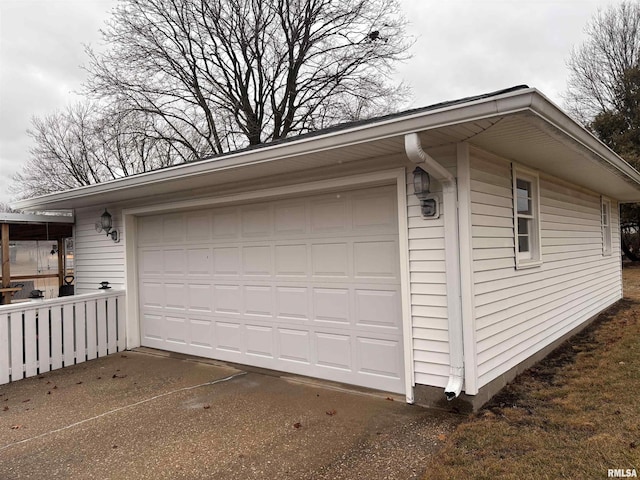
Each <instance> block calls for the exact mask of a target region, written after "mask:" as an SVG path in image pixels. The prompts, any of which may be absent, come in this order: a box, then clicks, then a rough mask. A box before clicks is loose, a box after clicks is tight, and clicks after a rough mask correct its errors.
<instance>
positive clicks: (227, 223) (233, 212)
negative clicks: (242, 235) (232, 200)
mask: <svg viewBox="0 0 640 480" xmlns="http://www.w3.org/2000/svg"><path fill="white" fill-rule="evenodd" d="M211 226H212V232H211V233H212V236H213V239H214V240H229V239H235V238H238V237H239V232H240V221H239V210H238V209H237V208H230V209H217V210H215V211H214V212H213V214H212V220H211Z"/></svg>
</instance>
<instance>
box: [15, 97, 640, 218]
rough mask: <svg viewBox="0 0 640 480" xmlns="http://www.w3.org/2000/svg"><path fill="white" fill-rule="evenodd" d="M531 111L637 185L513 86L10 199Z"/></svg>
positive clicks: (33, 201)
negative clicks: (481, 94)
mask: <svg viewBox="0 0 640 480" xmlns="http://www.w3.org/2000/svg"><path fill="white" fill-rule="evenodd" d="M526 111H529V112H532V113H533V114H535V115H536V116H537V117H539V118H541V119H542V120H543V121H544V122H545V123H547V124H549V125H551V126H553V127H555V128H557V129H559V130H560V131H562V132H563V134H564V135H566V136H567V137H569V138H571V139H573V140H574V141H576V142H578V143H579V144H581V145H582V146H584V147H585V148H587V149H588V150H589V151H591V152H592V153H593V154H595V155H596V156H597V158H598V159H599V161H601V162H602V163H604V164H606V165H608V166H609V167H610V168H613V169H614V170H615V171H617V172H619V174H620V175H621V176H623V177H624V178H625V180H627V181H628V182H630V183H632V184H634V185H635V186H636V188H638V190H639V191H640V173H639V172H638V171H636V170H635V169H634V168H633V167H631V166H630V165H629V164H628V163H627V162H625V161H624V160H623V159H622V158H621V157H620V156H618V155H617V154H616V153H615V152H613V151H612V150H611V149H609V148H608V147H607V146H606V145H604V144H603V143H602V142H601V141H600V140H598V139H597V138H596V137H595V136H594V135H593V134H591V133H590V132H589V131H588V130H586V129H585V128H584V127H583V126H582V125H580V124H579V123H577V122H576V121H575V120H574V119H572V118H571V117H569V115H567V114H566V113H565V112H564V111H562V110H561V109H560V108H559V107H558V106H557V105H555V104H554V103H553V102H552V101H551V100H549V99H548V98H547V97H546V96H544V95H543V94H542V93H541V92H539V91H538V90H536V89H535V88H529V87H513V88H511V89H507V90H501V91H499V92H494V93H493V94H487V95H484V96H477V97H468V98H466V99H462V100H457V101H453V102H446V103H440V104H436V105H433V106H432V107H424V108H422V109H415V110H409V111H407V112H405V113H404V114H395V115H391V116H387V117H379V118H377V119H371V120H370V121H366V122H362V123H356V124H353V125H348V126H347V127H345V128H339V129H328V131H324V132H323V131H319V132H313V134H312V135H308V136H306V135H303V136H302V137H300V138H292V139H290V140H287V141H284V142H276V143H273V144H272V143H269V144H265V145H263V146H261V147H259V148H251V149H245V150H240V151H236V152H230V153H229V154H226V155H224V156H218V157H212V158H208V159H204V160H201V161H198V162H192V163H185V164H180V165H175V166H172V167H169V168H165V169H160V170H154V171H151V172H145V173H142V174H138V175H133V176H130V177H123V178H120V179H117V180H111V181H109V182H104V183H98V184H94V185H89V186H85V187H80V188H76V189H73V190H66V191H63V192H56V193H52V194H48V195H43V196H40V197H34V198H30V199H24V200H19V201H16V202H13V203H12V204H11V205H12V207H13V208H18V209H23V210H35V209H43V208H51V205H56V206H57V208H60V207H59V205H60V204H64V202H71V201H74V200H78V199H81V198H83V197H85V198H95V197H96V196H99V195H101V194H103V193H106V192H113V191H118V190H126V189H130V188H134V187H136V186H140V185H143V184H144V185H148V184H161V183H164V182H168V181H171V180H177V179H180V178H183V179H184V178H189V177H192V176H195V175H199V174H201V173H205V172H214V171H216V170H226V169H229V168H238V167H243V166H248V165H255V164H259V163H263V162H269V161H273V160H278V159H283V158H290V157H293V156H299V155H305V154H309V153H314V152H319V151H325V150H332V149H337V148H342V147H347V146H350V145H356V144H360V143H366V142H369V141H372V140H375V139H383V138H389V137H394V136H399V135H405V134H407V133H414V132H420V131H426V130H430V129H434V128H441V127H446V126H447V125H455V124H459V123H464V122H470V121H475V120H482V119H487V118H495V117H501V116H506V115H511V114H516V113H521V112H526Z"/></svg>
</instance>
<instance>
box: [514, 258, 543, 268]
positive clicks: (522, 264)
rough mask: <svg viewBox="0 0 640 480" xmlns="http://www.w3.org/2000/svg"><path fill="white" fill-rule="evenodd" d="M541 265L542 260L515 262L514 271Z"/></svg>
mask: <svg viewBox="0 0 640 480" xmlns="http://www.w3.org/2000/svg"><path fill="white" fill-rule="evenodd" d="M541 265H542V260H521V261H519V262H518V261H517V260H516V270H526V269H527V268H536V267H539V266H541Z"/></svg>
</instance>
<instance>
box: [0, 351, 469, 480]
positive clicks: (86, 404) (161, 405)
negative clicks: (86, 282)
mask: <svg viewBox="0 0 640 480" xmlns="http://www.w3.org/2000/svg"><path fill="white" fill-rule="evenodd" d="M239 368H242V367H237V368H233V367H231V366H228V365H223V364H220V363H217V362H207V363H202V362H198V361H193V360H192V359H185V358H175V357H169V356H165V355H157V354H152V353H148V352H124V353H118V354H114V355H110V356H108V357H104V358H101V359H98V360H93V361H90V362H87V363H83V364H80V365H75V366H73V367H69V368H66V369H62V370H57V371H55V372H51V373H48V374H45V375H41V376H39V377H32V378H30V379H27V380H21V381H18V382H15V383H12V384H9V385H3V386H0V478H1V479H25V478H33V479H45V478H46V479H51V478H65V479H67V478H73V479H89V478H96V479H107V478H114V479H116V478H132V479H145V478H148V479H161V478H167V479H205V478H206V479H225V480H226V479H235V478H237V479H253V478H256V479H257V478H260V479H276V478H277V479H298V478H300V479H302V478H304V479H307V478H308V479H354V478H367V479H369V480H371V479H378V478H380V479H383V478H384V479H403V480H405V479H410V478H421V477H422V476H423V475H424V474H425V473H426V472H425V471H426V469H427V467H428V465H429V463H430V462H431V461H432V460H433V458H434V454H435V453H437V450H438V448H439V446H440V444H441V443H442V440H443V439H444V438H446V436H447V434H448V433H449V432H451V431H452V430H453V429H454V428H455V426H456V425H457V423H458V422H459V421H460V420H461V419H460V418H459V417H456V416H454V415H452V414H447V413H443V412H436V411H431V410H425V409H422V408H420V407H416V406H410V405H407V404H405V403H404V402H403V399H402V398H401V397H395V398H393V399H388V398H387V397H386V396H385V395H375V394H372V393H371V392H369V393H365V392H357V391H349V390H345V389H339V388H334V386H331V385H328V384H326V383H321V382H311V381H305V380H304V379H302V378H295V377H284V376H276V375H275V374H274V375H270V374H268V372H259V371H251V370H248V369H242V370H240V369H239ZM283 375H284V374H283Z"/></svg>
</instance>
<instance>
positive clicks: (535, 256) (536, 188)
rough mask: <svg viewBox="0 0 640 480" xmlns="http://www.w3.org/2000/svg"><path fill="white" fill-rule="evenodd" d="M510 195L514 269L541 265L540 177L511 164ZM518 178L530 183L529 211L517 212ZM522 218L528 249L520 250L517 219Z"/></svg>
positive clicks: (533, 172)
mask: <svg viewBox="0 0 640 480" xmlns="http://www.w3.org/2000/svg"><path fill="white" fill-rule="evenodd" d="M511 170H512V181H513V185H512V196H513V231H514V236H513V239H514V252H515V260H516V269H524V268H533V267H538V266H540V265H542V252H541V244H542V241H541V236H540V177H539V175H538V172H535V171H533V170H528V169H525V168H522V167H518V166H517V165H515V164H512V168H511ZM518 180H520V181H524V182H527V183H528V184H529V185H530V188H531V191H530V197H529V196H528V197H527V198H528V200H529V201H530V205H529V207H528V208H529V209H530V212H529V213H526V214H525V213H519V212H518ZM521 219H524V220H526V221H527V224H528V226H529V228H528V230H529V232H527V233H526V235H527V239H528V243H529V249H528V251H526V252H520V237H521V236H522V234H521V233H520V231H519V223H520V222H519V220H521Z"/></svg>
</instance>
